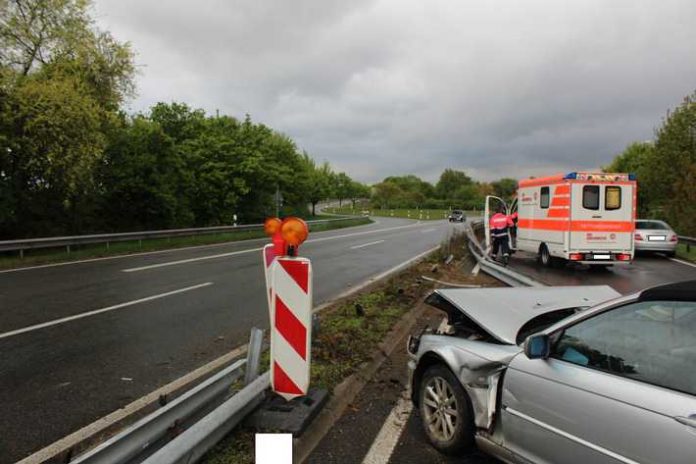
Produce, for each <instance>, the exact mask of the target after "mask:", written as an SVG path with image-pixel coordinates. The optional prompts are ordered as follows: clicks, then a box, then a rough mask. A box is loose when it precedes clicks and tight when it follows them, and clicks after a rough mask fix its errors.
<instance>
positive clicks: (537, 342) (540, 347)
mask: <svg viewBox="0 0 696 464" xmlns="http://www.w3.org/2000/svg"><path fill="white" fill-rule="evenodd" d="M550 353H551V342H550V341H549V336H548V335H546V334H534V335H530V336H529V337H527V339H526V340H525V341H524V354H525V355H527V357H528V358H529V359H546V358H548V357H549V354H550Z"/></svg>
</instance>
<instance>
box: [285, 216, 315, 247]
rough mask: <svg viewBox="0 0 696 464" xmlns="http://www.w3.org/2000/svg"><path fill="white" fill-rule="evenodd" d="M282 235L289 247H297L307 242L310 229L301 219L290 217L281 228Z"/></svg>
mask: <svg viewBox="0 0 696 464" xmlns="http://www.w3.org/2000/svg"><path fill="white" fill-rule="evenodd" d="M280 234H281V235H282V236H283V240H285V241H286V242H287V244H288V245H290V246H294V247H297V246H300V245H301V244H302V242H304V241H305V240H307V236H308V235H309V227H307V223H306V222H304V221H303V220H302V219H300V218H297V217H288V218H285V219H284V220H283V224H282V225H281V227H280Z"/></svg>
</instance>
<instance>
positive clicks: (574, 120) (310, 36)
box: [94, 0, 696, 182]
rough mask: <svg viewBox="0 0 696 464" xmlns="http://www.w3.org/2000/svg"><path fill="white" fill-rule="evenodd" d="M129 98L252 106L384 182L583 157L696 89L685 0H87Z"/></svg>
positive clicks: (527, 167) (608, 146)
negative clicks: (119, 47) (123, 60)
mask: <svg viewBox="0 0 696 464" xmlns="http://www.w3.org/2000/svg"><path fill="white" fill-rule="evenodd" d="M94 14H95V16H96V18H97V21H98V24H99V26H100V27H102V28H105V29H108V30H110V31H111V32H112V33H113V34H114V35H115V36H116V37H117V38H118V39H119V40H122V41H130V42H131V43H132V45H133V48H134V49H135V51H136V53H137V58H136V61H137V64H138V66H139V69H140V74H139V76H138V92H139V94H138V97H137V98H136V99H135V100H133V101H132V102H130V109H131V110H132V111H145V110H147V108H148V107H149V106H150V105H152V104H153V103H156V102H158V101H165V102H169V101H183V102H186V103H188V104H189V105H191V106H193V107H196V108H203V109H205V110H206V111H208V112H211V113H214V112H215V110H216V109H219V111H220V112H221V113H225V114H230V115H234V116H237V117H243V116H244V114H245V113H249V114H250V115H251V116H252V118H253V119H254V120H255V121H260V122H263V123H265V124H268V125H269V126H271V127H273V128H275V129H277V130H279V131H281V132H284V133H286V134H288V135H289V136H291V137H292V138H293V139H294V140H295V141H296V142H297V144H298V146H299V147H300V148H301V149H304V150H307V151H308V152H309V153H310V154H312V155H313V156H314V157H315V159H317V160H319V161H324V160H327V161H329V162H330V163H331V164H332V165H333V166H334V168H335V169H336V170H339V171H346V172H347V173H348V174H349V175H351V176H353V177H355V178H357V179H359V180H362V181H365V182H374V181H378V180H380V179H382V178H383V177H385V176H387V175H399V174H411V173H412V174H416V175H419V176H421V177H423V178H425V179H428V180H436V179H437V177H438V175H439V173H440V172H441V171H442V170H443V169H444V168H447V167H450V168H456V169H464V170H466V171H467V172H469V173H470V174H472V175H473V176H474V177H477V178H479V179H482V180H491V179H495V178H499V177H502V176H511V177H518V178H519V177H523V176H527V175H541V174H550V173H554V172H557V171H570V170H577V169H587V168H594V167H598V166H601V165H602V164H606V163H608V162H609V161H610V160H611V158H612V156H613V155H614V154H616V153H618V152H620V151H621V150H622V148H623V147H624V146H625V145H626V144H627V143H629V142H631V141H634V140H648V139H651V138H652V137H653V133H654V128H655V127H656V126H657V125H659V123H660V121H661V119H662V117H663V116H664V114H665V112H666V110H667V109H668V108H670V107H674V106H675V105H677V104H678V103H679V102H680V101H681V99H682V97H683V96H685V95H687V94H689V93H691V92H693V91H694V90H695V89H696V27H694V24H696V21H695V20H696V2H694V1H692V0H685V1H670V0H659V1H658V0H655V1H638V0H627V1H619V0H601V1H594V0H577V1H562V0H549V1H534V0H527V1H523V0H517V1H494V0H478V1H474V0H466V1H465V0H450V1H444V0H427V1H425V0H338V1H337V0H198V1H195V2H192V1H190V0H166V1H156V0H95V6H94Z"/></svg>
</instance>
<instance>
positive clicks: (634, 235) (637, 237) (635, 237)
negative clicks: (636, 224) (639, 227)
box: [633, 233, 643, 240]
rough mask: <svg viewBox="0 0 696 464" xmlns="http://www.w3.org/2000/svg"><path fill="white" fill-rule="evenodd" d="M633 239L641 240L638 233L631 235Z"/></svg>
mask: <svg viewBox="0 0 696 464" xmlns="http://www.w3.org/2000/svg"><path fill="white" fill-rule="evenodd" d="M633 238H634V239H635V240H643V237H642V236H641V235H640V234H639V233H635V234H633Z"/></svg>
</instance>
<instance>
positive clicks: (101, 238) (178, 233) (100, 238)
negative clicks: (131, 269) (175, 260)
mask: <svg viewBox="0 0 696 464" xmlns="http://www.w3.org/2000/svg"><path fill="white" fill-rule="evenodd" d="M358 219H361V218H351V217H341V218H336V219H318V220H315V221H307V224H308V225H309V226H310V230H311V227H312V225H317V224H326V223H332V222H338V221H351V220H358ZM252 230H259V231H261V230H263V224H244V225H236V226H234V225H233V226H215V227H197V228H187V229H167V230H146V231H140V232H121V233H115V234H91V235H71V236H65V237H44V238H27V239H17V240H3V241H0V252H3V251H19V252H20V254H22V252H23V251H24V250H31V249H37V248H59V247H66V249H67V251H68V252H70V247H71V246H77V245H90V244H95V243H106V244H107V247H108V244H109V243H112V242H126V241H135V240H147V239H153V238H173V237H190V236H195V235H209V234H219V233H224V232H238V231H252Z"/></svg>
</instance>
